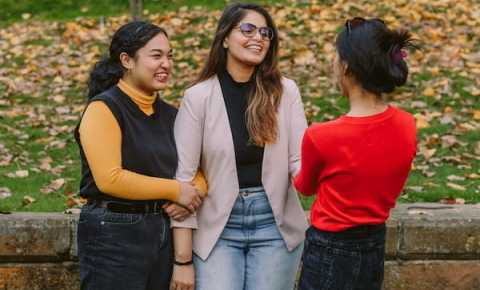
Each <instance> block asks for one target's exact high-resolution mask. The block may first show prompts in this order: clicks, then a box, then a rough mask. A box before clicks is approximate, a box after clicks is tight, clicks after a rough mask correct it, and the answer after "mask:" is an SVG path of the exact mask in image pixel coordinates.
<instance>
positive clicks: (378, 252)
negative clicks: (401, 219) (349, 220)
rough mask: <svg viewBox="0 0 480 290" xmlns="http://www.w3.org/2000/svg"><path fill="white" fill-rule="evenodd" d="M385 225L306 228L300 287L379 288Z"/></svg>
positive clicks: (325, 289) (307, 289)
mask: <svg viewBox="0 0 480 290" xmlns="http://www.w3.org/2000/svg"><path fill="white" fill-rule="evenodd" d="M385 232H386V231H385V225H378V226H361V227H356V228H352V229H348V230H346V231H343V232H337V233H334V232H326V231H321V230H318V229H316V228H314V227H310V228H309V229H308V231H307V239H306V241H305V250H304V253H303V266H302V272H301V275H300V281H299V288H298V289H299V290H381V288H382V283H383V272H384V258H385Z"/></svg>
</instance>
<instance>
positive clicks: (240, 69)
mask: <svg viewBox="0 0 480 290" xmlns="http://www.w3.org/2000/svg"><path fill="white" fill-rule="evenodd" d="M254 70H255V66H251V65H246V64H243V63H240V62H238V61H236V60H234V59H233V57H230V55H229V56H228V57H227V71H228V73H229V74H230V75H231V76H232V78H233V80H235V81H236V82H239V83H245V82H248V81H249V80H250V78H251V77H252V74H253V72H254Z"/></svg>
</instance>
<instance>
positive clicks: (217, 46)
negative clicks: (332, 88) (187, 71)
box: [194, 3, 283, 146]
mask: <svg viewBox="0 0 480 290" xmlns="http://www.w3.org/2000/svg"><path fill="white" fill-rule="evenodd" d="M248 11H255V12H257V13H259V14H261V15H262V16H263V17H265V20H266V22H267V25H268V27H270V28H271V29H272V30H273V32H274V36H273V38H272V39H271V40H270V47H269V49H268V52H267V55H266V56H265V59H264V60H263V62H262V63H261V64H259V65H258V66H257V67H256V68H255V71H254V73H253V76H252V79H253V83H254V85H253V86H252V88H251V90H250V91H249V95H248V105H247V111H246V121H247V130H248V132H249V134H250V138H251V141H253V143H255V144H257V145H260V146H264V145H265V144H267V143H274V142H275V141H276V139H277V135H278V125H277V116H276V113H277V109H278V106H279V104H280V99H281V96H282V93H283V86H282V82H281V77H282V76H281V74H280V70H279V69H278V57H277V55H278V33H277V28H276V26H275V23H274V22H273V19H272V17H271V16H270V14H269V13H268V12H267V11H266V10H265V9H264V8H263V7H261V6H259V5H256V4H242V3H235V4H231V5H229V6H227V8H225V10H224V11H223V14H222V16H221V17H220V20H219V22H218V26H217V31H216V33H215V37H214V39H213V43H212V46H211V48H210V53H209V56H208V59H207V62H206V64H205V66H204V67H203V69H202V71H201V73H200V76H199V77H198V78H197V80H196V81H195V82H194V84H197V83H199V82H202V81H205V80H207V79H209V78H211V77H212V76H214V75H216V74H219V73H221V72H222V71H224V70H225V68H226V65H227V49H226V48H224V47H223V41H224V39H225V38H226V37H227V36H228V35H229V34H230V32H231V31H232V29H233V28H234V27H236V26H237V25H238V24H239V23H240V21H241V20H242V19H243V18H244V17H245V15H246V14H247V12H248Z"/></svg>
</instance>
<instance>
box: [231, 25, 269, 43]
mask: <svg viewBox="0 0 480 290" xmlns="http://www.w3.org/2000/svg"><path fill="white" fill-rule="evenodd" d="M237 28H238V29H240V32H241V33H242V34H243V36H245V37H248V38H252V37H254V36H255V35H256V34H257V30H258V33H260V37H261V38H262V39H263V40H272V39H273V36H274V33H273V29H271V28H270V27H267V26H263V27H257V26H256V25H255V24H252V23H242V24H240V25H239V26H238V27H237Z"/></svg>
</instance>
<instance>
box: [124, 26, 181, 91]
mask: <svg viewBox="0 0 480 290" xmlns="http://www.w3.org/2000/svg"><path fill="white" fill-rule="evenodd" d="M125 55H126V54H125ZM125 55H123V57H122V56H121V58H122V63H123V65H124V66H125V67H126V68H127V69H128V74H129V77H130V78H131V80H132V82H133V83H134V84H135V86H136V87H137V88H139V89H141V90H142V91H144V92H145V93H146V94H149V95H150V94H153V92H155V91H158V90H162V89H164V88H165V87H166V86H167V84H168V79H169V77H170V73H171V70H172V65H173V60H172V49H171V48H170V42H169V41H168V38H167V36H166V35H165V34H163V33H159V34H157V35H156V36H155V37H153V38H152V39H151V40H150V41H149V42H147V44H146V45H145V46H143V47H142V48H140V49H139V50H138V51H137V53H136V54H135V57H134V58H130V57H128V55H126V56H125Z"/></svg>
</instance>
